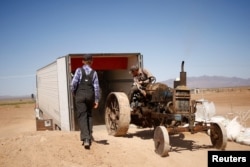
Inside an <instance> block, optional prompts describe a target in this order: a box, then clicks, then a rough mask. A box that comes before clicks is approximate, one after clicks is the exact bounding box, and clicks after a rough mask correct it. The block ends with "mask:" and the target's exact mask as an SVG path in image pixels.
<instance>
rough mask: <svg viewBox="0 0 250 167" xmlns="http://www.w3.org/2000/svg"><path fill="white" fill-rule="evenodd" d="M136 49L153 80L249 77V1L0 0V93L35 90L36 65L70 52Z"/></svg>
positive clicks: (25, 93)
mask: <svg viewBox="0 0 250 167" xmlns="http://www.w3.org/2000/svg"><path fill="white" fill-rule="evenodd" d="M116 52H118V53H129V52H139V53H141V54H142V55H143V60H144V67H145V68H147V69H148V70H150V71H151V73H153V75H154V76H155V77H156V78H157V81H164V80H167V79H173V78H176V77H178V76H179V72H180V70H181V62H182V61H185V68H184V70H185V71H186V72H187V75H188V76H190V77H191V76H192V77H198V76H204V75H208V76H225V77H239V78H244V79H248V78H250V1H249V0H1V1H0V83H1V86H0V96H4V95H10V96H19V95H30V94H33V93H34V94H35V92H36V71H37V70H38V69H39V68H41V67H44V66H46V65H47V64H49V63H52V62H53V61H55V60H56V59H57V58H58V57H61V56H65V55H67V54H69V53H116Z"/></svg>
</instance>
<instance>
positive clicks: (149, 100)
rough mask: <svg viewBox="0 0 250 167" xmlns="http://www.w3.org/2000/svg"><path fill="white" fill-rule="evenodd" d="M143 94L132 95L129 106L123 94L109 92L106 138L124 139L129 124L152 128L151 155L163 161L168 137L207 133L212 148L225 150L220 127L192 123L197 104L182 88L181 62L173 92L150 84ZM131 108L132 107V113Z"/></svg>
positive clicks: (219, 125)
mask: <svg viewBox="0 0 250 167" xmlns="http://www.w3.org/2000/svg"><path fill="white" fill-rule="evenodd" d="M145 90H146V93H147V96H146V97H144V96H143V95H142V94H141V93H140V92H136V93H135V94H134V96H133V101H132V102H130V101H129V99H128V96H127V94H126V93H124V92H111V93H110V94H109V95H108V98H107V101H106V106H105V124H106V127H107V130H108V133H109V134H110V135H113V136H124V135H126V134H127V131H128V128H129V125H130V124H134V125H136V126H139V127H143V128H147V127H148V128H151V127H153V128H154V135H153V140H154V145H155V152H156V153H157V154H159V155H160V156H162V157H164V156H167V155H168V153H169V151H170V148H171V147H170V143H169V141H170V140H169V135H173V134H178V133H181V132H191V133H192V134H194V133H197V132H201V131H210V140H211V143H212V145H213V147H215V148H217V149H221V150H224V149H225V147H226V145H227V134H226V130H225V128H224V126H223V125H222V124H221V123H218V122H209V121H202V122H197V121H195V112H196V106H197V105H198V104H199V101H195V100H191V90H190V89H189V88H188V87H187V86H186V72H184V61H183V62H182V64H181V72H180V80H179V81H174V88H170V87H168V86H167V85H166V84H163V83H157V82H155V81H154V82H152V83H150V84H149V85H147V86H146V88H145ZM131 104H133V106H134V107H133V108H132V109H131Z"/></svg>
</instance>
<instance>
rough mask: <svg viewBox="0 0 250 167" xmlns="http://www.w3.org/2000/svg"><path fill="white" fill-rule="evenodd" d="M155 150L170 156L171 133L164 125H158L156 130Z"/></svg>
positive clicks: (163, 155)
mask: <svg viewBox="0 0 250 167" xmlns="http://www.w3.org/2000/svg"><path fill="white" fill-rule="evenodd" d="M154 144H155V152H156V153H157V154H159V155H160V156H162V157H165V156H168V152H169V151H170V145H169V135H168V131H167V129H166V128H165V127H164V126H158V127H156V129H155V132H154Z"/></svg>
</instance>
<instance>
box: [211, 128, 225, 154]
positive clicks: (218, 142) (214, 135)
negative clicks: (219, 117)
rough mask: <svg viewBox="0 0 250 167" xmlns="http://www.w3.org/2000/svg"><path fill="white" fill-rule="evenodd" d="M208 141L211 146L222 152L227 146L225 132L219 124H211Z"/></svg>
mask: <svg viewBox="0 0 250 167" xmlns="http://www.w3.org/2000/svg"><path fill="white" fill-rule="evenodd" d="M210 139H211V142H212V144H213V146H214V147H215V148H217V149H220V150H224V149H225V148H226V146H227V132H226V129H225V128H224V126H223V125H222V124H221V123H211V129H210Z"/></svg>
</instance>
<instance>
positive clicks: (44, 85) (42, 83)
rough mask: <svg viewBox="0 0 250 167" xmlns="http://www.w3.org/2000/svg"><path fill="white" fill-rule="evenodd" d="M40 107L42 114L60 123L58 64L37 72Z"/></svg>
mask: <svg viewBox="0 0 250 167" xmlns="http://www.w3.org/2000/svg"><path fill="white" fill-rule="evenodd" d="M37 94H38V105H39V108H40V110H42V112H43V113H44V114H45V115H47V116H49V117H52V118H53V120H54V122H55V123H59V122H60V112H59V95H58V76H57V64H56V62H55V63H52V64H50V65H48V66H46V68H42V69H40V70H38V71H37Z"/></svg>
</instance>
